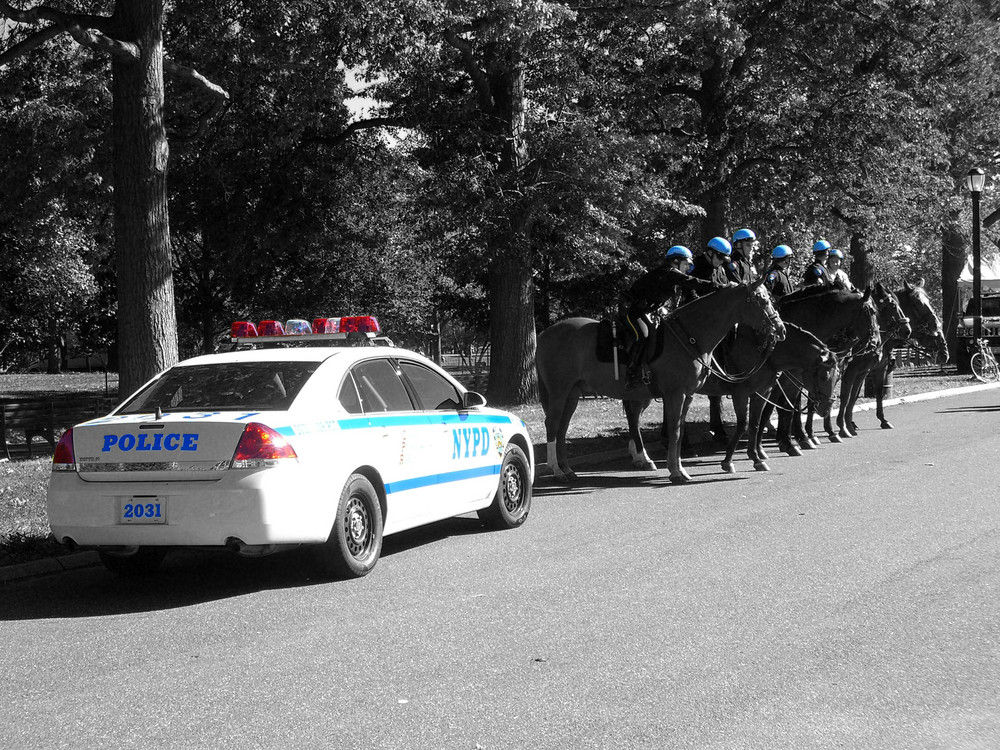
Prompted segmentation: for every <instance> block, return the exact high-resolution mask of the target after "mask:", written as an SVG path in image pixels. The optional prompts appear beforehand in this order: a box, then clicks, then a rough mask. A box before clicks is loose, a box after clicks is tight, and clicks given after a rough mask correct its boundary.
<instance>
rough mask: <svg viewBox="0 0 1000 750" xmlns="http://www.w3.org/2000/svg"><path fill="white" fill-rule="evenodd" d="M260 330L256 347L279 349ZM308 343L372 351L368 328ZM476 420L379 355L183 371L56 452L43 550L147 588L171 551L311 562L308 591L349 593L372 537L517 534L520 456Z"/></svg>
mask: <svg viewBox="0 0 1000 750" xmlns="http://www.w3.org/2000/svg"><path fill="white" fill-rule="evenodd" d="M358 320H360V321H362V322H361V323H360V324H359V323H358V322H357V321H358ZM330 321H336V322H335V323H333V325H332V328H331V323H330ZM349 321H355V322H353V323H351V322H349ZM365 321H368V322H365ZM268 323H269V325H265V324H264V323H262V324H261V329H262V330H261V331H260V333H261V334H264V333H268V334H277V335H268V336H267V338H268V339H270V340H276V339H279V338H280V339H281V340H283V341H289V340H291V339H290V336H289V335H287V334H285V333H284V331H281V330H280V329H281V326H280V324H277V330H268V329H269V328H270V329H273V328H274V327H275V324H271V323H270V322H268ZM290 323H291V322H290ZM237 325H240V326H242V328H237ZM295 325H297V324H291V325H290V326H289V328H292V329H294V328H295ZM301 325H305V326H306V327H308V324H307V323H305V324H301ZM314 327H316V328H318V330H319V331H320V332H321V333H318V334H315V335H312V334H307V335H305V336H303V337H302V339H301V340H302V341H306V339H308V338H310V337H312V338H318V339H331V338H332V339H346V338H353V339H360V343H371V340H372V339H373V338H374V333H373V329H374V330H376V331H377V321H374V319H373V318H367V317H365V318H344V319H342V320H338V319H319V320H318V321H316V322H315V323H314ZM253 328H254V327H253V326H252V324H249V325H248V324H234V331H236V333H237V334H243V335H237V336H235V337H234V340H235V341H239V342H242V343H247V342H248V341H253V340H259V341H263V340H264V339H265V337H264V336H259V337H256V338H255V336H254V335H255V334H256V333H257V331H256V330H252V329H253ZM347 328H352V329H353V330H352V331H351V332H350V333H345V332H339V331H338V329H347ZM331 329H332V330H334V331H338V332H335V333H327V334H324V333H322V331H324V330H325V331H330V330H331ZM323 343H326V342H325V341H323ZM356 343H357V342H356ZM485 403H486V402H485V399H484V398H483V397H482V396H481V395H479V394H477V393H474V392H470V391H466V390H465V389H464V388H463V387H462V386H461V385H460V384H458V383H457V382H456V381H455V380H454V379H453V378H452V377H451V376H449V375H448V374H447V373H446V372H444V371H443V370H442V369H440V368H439V367H437V366H436V365H435V364H434V363H432V362H430V361H429V360H427V359H425V358H424V357H422V356H420V355H419V354H415V353H413V352H409V351H405V350H402V349H396V348H393V347H386V346H322V347H314V346H301V347H283V348H255V349H251V350H242V351H232V352H229V353H225V354H213V355H207V356H202V357H196V358H194V359H189V360H186V361H184V362H181V363H180V364H178V365H176V366H174V367H171V368H170V369H168V370H166V371H164V372H162V373H161V374H160V375H158V376H157V377H156V378H154V379H153V380H151V381H150V382H149V383H147V384H146V385H144V386H143V387H142V388H140V389H139V390H138V391H136V393H134V394H133V395H132V396H130V397H129V398H127V399H126V400H125V401H124V402H123V403H122V404H121V405H120V406H119V407H118V408H116V409H115V410H114V411H113V412H112V413H111V414H109V415H108V416H106V417H103V418H100V419H94V420H91V421H89V422H85V423H83V424H80V425H77V426H76V427H74V428H73V429H72V430H69V431H67V432H66V433H65V434H64V435H63V437H62V439H61V440H60V442H59V444H58V446H57V447H56V451H55V455H54V459H53V467H52V477H51V481H50V484H49V491H48V516H49V523H50V525H51V527H52V531H53V534H54V535H55V537H56V539H57V540H59V541H60V542H62V543H65V544H70V545H75V546H80V547H85V548H97V549H98V550H99V551H100V553H101V559H102V561H103V562H104V564H105V565H106V566H107V567H108V568H109V569H110V570H112V571H114V572H117V573H122V574H130V573H144V572H150V571H152V570H154V569H155V568H156V566H158V565H159V563H160V561H161V560H162V559H163V556H164V554H165V552H166V550H167V549H168V548H169V547H173V546H183V547H192V546H193V547H230V548H232V549H235V550H236V551H238V552H240V553H242V554H244V555H262V554H268V553H270V552H274V551H277V550H279V549H285V548H287V547H289V546H292V545H302V544H310V545H316V546H315V552H316V554H315V561H316V565H317V569H318V572H319V573H321V574H323V575H330V576H363V575H365V574H366V573H368V572H369V571H370V570H371V569H372V568H373V567H374V566H375V563H376V562H377V561H378V558H379V554H380V552H381V549H382V537H383V536H385V535H387V534H393V533H396V532H398V531H403V530H405V529H409V528H413V527H415V526H420V525H422V524H428V523H431V522H433V521H438V520H441V519H444V518H448V517H450V516H455V515H460V514H463V513H467V512H471V511H477V512H478V514H479V516H480V518H481V519H482V520H483V521H484V522H486V523H487V524H488V525H490V526H493V527H496V528H513V527H517V526H520V525H521V524H522V523H523V522H524V521H525V519H526V518H527V516H528V511H529V509H530V507H531V484H532V480H533V477H534V459H533V454H532V450H531V440H530V439H529V437H528V433H527V430H526V429H525V426H524V423H523V422H522V421H521V420H520V419H518V418H517V417H515V416H513V415H512V414H509V413H508V412H505V411H501V410H499V409H490V408H486V407H485Z"/></svg>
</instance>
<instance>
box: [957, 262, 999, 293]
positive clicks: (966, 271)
mask: <svg viewBox="0 0 1000 750" xmlns="http://www.w3.org/2000/svg"><path fill="white" fill-rule="evenodd" d="M979 273H980V276H981V277H982V288H983V291H994V290H1000V256H997V257H992V258H987V257H982V258H980V259H979ZM958 289H959V292H960V293H962V294H963V295H964V296H968V295H971V294H972V256H971V255H970V256H969V257H967V258H966V259H965V268H963V269H962V274H961V275H960V276H959V277H958Z"/></svg>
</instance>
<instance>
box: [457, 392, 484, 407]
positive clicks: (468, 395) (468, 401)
mask: <svg viewBox="0 0 1000 750" xmlns="http://www.w3.org/2000/svg"><path fill="white" fill-rule="evenodd" d="M477 406H486V396H484V395H483V394H481V393H476V392H475V391H466V392H465V395H464V396H462V408H463V409H474V408H476V407H477Z"/></svg>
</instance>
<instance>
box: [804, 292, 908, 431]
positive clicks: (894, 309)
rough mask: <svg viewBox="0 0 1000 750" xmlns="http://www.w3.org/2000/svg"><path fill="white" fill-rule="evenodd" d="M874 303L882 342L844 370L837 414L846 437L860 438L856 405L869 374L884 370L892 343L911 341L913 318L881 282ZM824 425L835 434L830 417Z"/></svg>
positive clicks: (855, 355)
mask: <svg viewBox="0 0 1000 750" xmlns="http://www.w3.org/2000/svg"><path fill="white" fill-rule="evenodd" d="M872 302H873V303H874V304H875V310H876V316H877V320H878V325H879V339H878V341H877V342H876V341H872V342H870V344H869V346H868V347H867V348H866V349H865V350H864V351H859V352H856V353H853V354H852V356H851V358H850V360H849V361H848V362H847V366H846V367H845V368H844V376H843V378H842V379H841V382H840V412H839V413H838V414H837V435H838V436H840V437H842V438H851V437H857V435H858V426H857V425H856V424H855V423H854V405H855V404H856V403H857V401H858V396H860V395H861V386H862V385H864V382H865V378H866V377H867V376H868V373H869V372H871V371H872V370H874V369H875V368H880V369H881V370H882V371H884V370H885V368H886V367H887V366H888V364H889V358H890V357H891V356H892V342H894V341H906V340H907V339H909V338H910V321H909V318H907V317H906V315H905V314H904V313H903V310H902V309H901V308H900V306H899V302H898V301H897V300H896V295H895V294H893V293H892V292H890V291H889V290H888V289H886V288H885V287H884V286H882V283H881V282H876V283H875V286H874V287H873V289H872ZM883 420H884V417H883ZM806 421H807V423H808V422H809V421H810V420H809V418H808V417H807V418H806ZM886 424H888V423H886ZM823 426H824V428H825V429H826V431H827V434H830V435H832V434H833V426H832V424H831V420H830V415H829V414H827V415H826V416H825V417H823ZM890 427H891V425H890Z"/></svg>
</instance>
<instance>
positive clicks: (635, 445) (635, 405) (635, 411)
mask: <svg viewBox="0 0 1000 750" xmlns="http://www.w3.org/2000/svg"><path fill="white" fill-rule="evenodd" d="M647 406H649V402H648V401H625V402H624V407H625V417H626V418H627V419H628V436H629V440H628V452H629V453H630V454H631V456H632V468H633V469H642V470H646V471H656V464H654V463H653V461H652V459H651V458H650V457H649V454H648V453H646V446H645V444H644V442H643V440H642V432H641V431H640V429H639V418H640V417H641V416H642V413H643V412H644V411H645V410H646V407H647Z"/></svg>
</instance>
